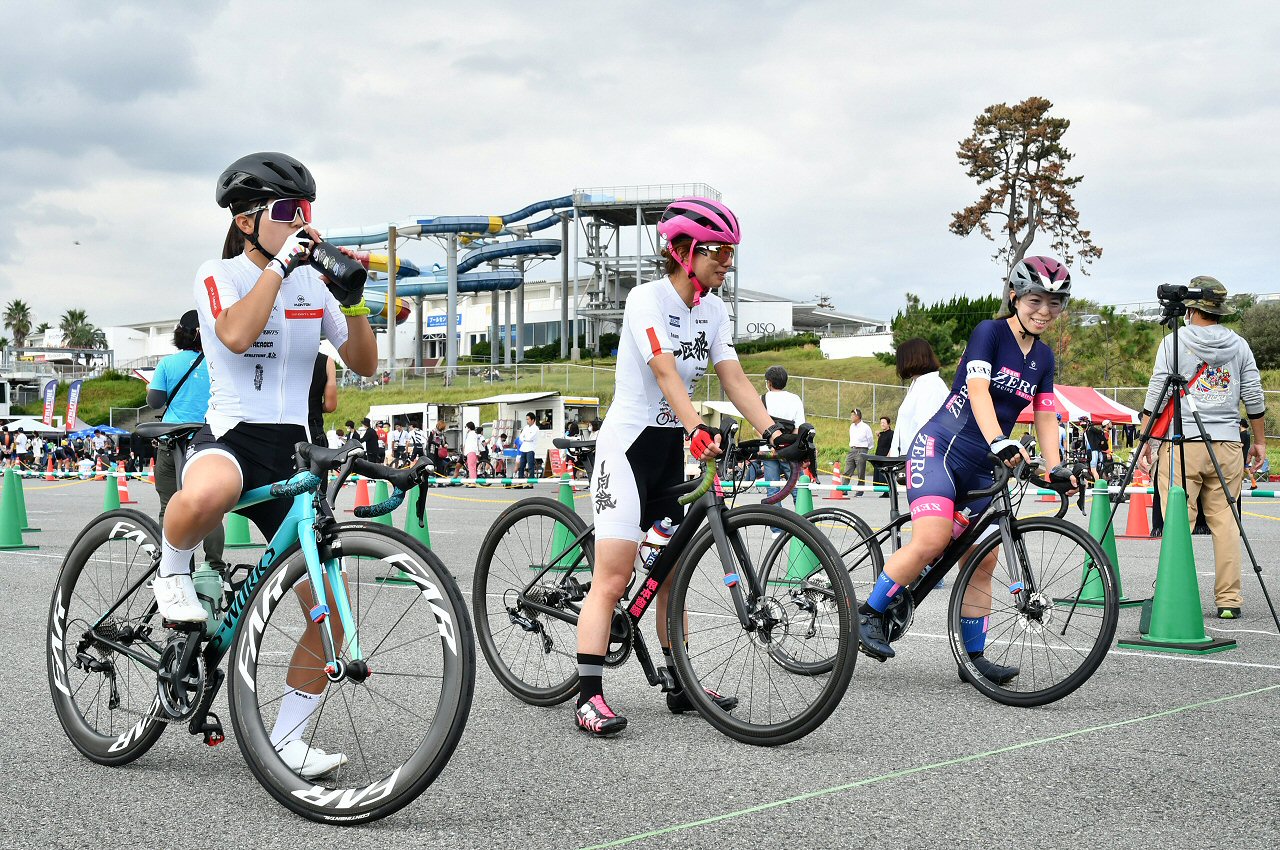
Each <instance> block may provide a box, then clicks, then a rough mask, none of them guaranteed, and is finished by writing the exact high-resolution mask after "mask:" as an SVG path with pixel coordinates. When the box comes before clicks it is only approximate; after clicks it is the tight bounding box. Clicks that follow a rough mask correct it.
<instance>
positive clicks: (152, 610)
mask: <svg viewBox="0 0 1280 850" xmlns="http://www.w3.org/2000/svg"><path fill="white" fill-rule="evenodd" d="M159 557H160V529H159V527H158V526H157V525H156V523H155V521H154V520H152V519H151V518H150V517H148V516H146V515H145V514H141V513H138V512H137V511H131V510H115V511H110V512H109V513H105V514H102V515H101V516H99V517H98V518H96V519H95V520H93V522H91V523H89V524H88V525H87V526H85V528H84V530H83V531H81V532H80V535H79V536H78V537H77V538H76V540H75V542H74V543H72V544H71V549H70V550H69V551H68V552H67V557H66V558H65V559H64V560H63V562H62V571H61V572H60V573H59V575H58V583H57V585H56V586H55V587H54V590H53V601H52V604H51V605H50V608H49V637H48V644H47V652H46V656H47V662H48V668H49V692H50V694H51V695H52V697H53V705H54V709H55V710H56V711H57V714H58V721H59V722H60V723H61V724H62V728H63V730H64V731H65V732H66V733H67V737H68V738H70V739H71V743H72V744H74V745H75V747H76V749H77V750H79V751H80V752H81V753H83V754H84V755H85V756H87V757H88V758H89V759H91V760H93V761H95V762H97V763H98V764H105V765H111V766H117V765H122V764H127V763H128V762H131V761H133V760H134V759H136V758H138V757H139V756H140V755H142V754H143V753H145V752H146V751H147V750H149V749H150V748H151V746H152V745H153V744H155V742H156V740H157V739H158V738H159V737H160V735H161V734H163V732H164V729H165V725H166V720H165V713H164V711H163V709H161V707H160V703H159V700H158V699H157V696H156V670H155V669H154V668H152V667H148V666H147V665H146V664H145V663H143V662H142V661H141V660H139V658H135V657H133V656H130V655H128V654H126V653H124V652H120V651H119V650H117V649H114V648H112V647H110V646H108V645H107V644H105V643H103V640H104V639H105V640H110V641H111V642H112V643H114V644H116V645H117V646H124V647H127V648H128V649H129V650H130V651H132V652H134V653H137V654H138V655H139V656H140V657H142V658H148V659H151V660H152V661H154V662H155V664H156V665H157V666H158V665H159V662H160V655H161V653H162V652H163V651H164V647H165V642H166V641H167V639H168V637H169V634H170V633H169V632H168V630H166V629H165V628H164V626H163V625H162V624H161V622H160V616H159V614H158V613H157V611H156V603H155V597H154V596H153V595H152V593H151V588H150V585H149V583H148V582H147V579H148V578H149V577H150V576H151V575H152V574H153V573H154V572H155V568H156V564H157V563H159ZM113 608H114V610H112V609H113ZM108 612H110V613H108Z"/></svg>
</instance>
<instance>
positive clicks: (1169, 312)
mask: <svg viewBox="0 0 1280 850" xmlns="http://www.w3.org/2000/svg"><path fill="white" fill-rule="evenodd" d="M1171 288H1173V289H1181V290H1185V289H1186V287H1171ZM1164 290H1165V287H1161V294H1163V293H1164ZM1186 297H1187V294H1186V292H1185V291H1183V292H1182V293H1180V296H1179V297H1176V298H1168V299H1166V298H1161V300H1160V305H1161V306H1162V307H1163V308H1164V313H1163V315H1162V316H1161V318H1160V324H1162V325H1164V326H1165V327H1167V328H1169V330H1170V332H1171V333H1172V334H1173V366H1172V368H1171V369H1170V373H1169V375H1168V377H1166V378H1165V380H1164V386H1163V387H1162V388H1161V390H1160V395H1159V396H1158V398H1161V399H1168V401H1167V402H1166V403H1167V404H1171V405H1173V419H1172V420H1171V422H1170V423H1169V435H1168V437H1167V438H1165V439H1167V440H1168V441H1169V442H1170V443H1171V444H1172V448H1171V449H1170V451H1169V482H1168V484H1167V485H1166V486H1167V487H1169V488H1172V487H1173V486H1174V485H1175V484H1180V486H1181V487H1182V489H1183V490H1186V487H1187V469H1186V445H1185V444H1186V435H1185V434H1183V433H1182V407H1183V399H1184V397H1186V395H1187V392H1188V389H1189V387H1188V385H1187V379H1186V378H1184V377H1183V376H1182V372H1181V369H1180V368H1179V360H1178V329H1179V328H1180V327H1181V326H1182V322H1181V321H1180V320H1181V319H1182V317H1183V316H1185V315H1186V313H1187V305H1186V304H1185V299H1186ZM1185 403H1186V406H1187V409H1188V410H1189V411H1191V417H1192V418H1193V419H1194V420H1195V423H1196V428H1197V430H1198V431H1199V432H1200V439H1201V440H1203V441H1204V447H1205V450H1206V451H1208V453H1209V461H1210V462H1211V463H1212V464H1213V471H1214V473H1215V474H1216V475H1217V476H1218V483H1219V484H1220V485H1221V486H1222V492H1223V494H1224V495H1225V497H1226V500H1227V505H1228V507H1230V509H1231V516H1232V518H1233V519H1234V520H1235V522H1236V528H1238V529H1239V530H1240V540H1241V542H1242V543H1244V549H1245V551H1246V552H1247V553H1249V562H1250V563H1251V564H1252V565H1253V572H1254V575H1256V576H1257V577H1258V586H1259V587H1261V588H1262V596H1263V598H1264V599H1265V600H1266V602H1267V608H1268V609H1269V610H1270V611H1271V618H1272V619H1273V620H1275V623H1276V628H1277V629H1278V630H1280V615H1277V614H1276V608H1275V605H1273V604H1272V602H1271V594H1270V593H1269V592H1268V591H1267V584H1266V582H1265V581H1263V580H1262V566H1261V565H1260V564H1259V563H1258V559H1257V557H1256V556H1255V555H1254V553H1253V546H1252V545H1251V544H1250V543H1249V537H1248V535H1246V534H1245V531H1244V521H1243V520H1242V519H1241V517H1240V512H1239V511H1238V510H1237V509H1236V500H1235V499H1233V498H1231V490H1230V489H1229V488H1228V487H1227V477H1226V475H1224V474H1223V472H1222V465H1221V464H1219V463H1218V457H1217V455H1216V454H1215V453H1214V451H1213V441H1212V440H1210V439H1209V433H1208V431H1206V430H1205V427H1204V420H1203V419H1201V418H1200V411H1199V410H1197V409H1196V404H1195V401H1194V400H1193V399H1191V398H1186V402H1185ZM1156 418H1157V417H1156V414H1155V413H1153V414H1152V415H1151V416H1149V417H1147V426H1146V428H1144V429H1143V431H1142V436H1141V437H1140V438H1139V439H1138V447H1137V448H1136V449H1135V450H1134V453H1133V455H1132V457H1133V458H1135V459H1136V458H1139V457H1141V456H1142V452H1143V451H1144V450H1145V449H1146V447H1147V444H1148V443H1149V442H1151V440H1152V436H1151V431H1152V429H1153V427H1154V426H1155V422H1156ZM1175 454H1176V455H1177V462H1176V463H1175V462H1174V457H1175ZM1137 466H1138V464H1137V462H1136V460H1134V461H1133V462H1131V463H1130V464H1129V469H1128V470H1127V471H1126V472H1125V476H1124V482H1123V483H1122V484H1121V485H1120V491H1121V493H1123V492H1124V491H1125V490H1126V489H1128V487H1129V484H1130V483H1131V482H1132V480H1133V473H1134V470H1135V469H1137ZM1174 466H1177V467H1178V469H1179V472H1180V473H1181V475H1180V476H1179V478H1178V480H1177V481H1175V478H1174V473H1173V468H1174ZM1153 480H1154V479H1153ZM1165 492H1169V491H1168V490H1166V491H1165ZM1123 501H1124V500H1123V499H1119V500H1115V501H1113V503H1112V506H1111V516H1110V517H1108V518H1107V527H1108V528H1109V527H1111V526H1112V524H1113V523H1114V522H1115V520H1116V512H1117V511H1118V510H1119V509H1120V503H1121V502H1123Z"/></svg>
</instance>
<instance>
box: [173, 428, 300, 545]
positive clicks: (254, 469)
mask: <svg viewBox="0 0 1280 850" xmlns="http://www.w3.org/2000/svg"><path fill="white" fill-rule="evenodd" d="M305 442H308V440H307V429H306V428H303V427H302V426H301V425H275V424H265V423H256V422H241V423H240V424H238V425H236V426H234V427H233V428H232V429H231V430H230V431H228V432H227V433H225V434H223V435H222V436H221V437H216V438H215V437H214V436H213V431H212V430H211V429H210V428H209V426H208V425H206V426H204V427H203V428H201V429H200V430H199V431H197V432H196V436H195V439H193V440H192V441H191V446H190V448H188V449H187V458H186V463H187V466H184V467H183V477H185V476H186V469H187V468H188V467H189V466H190V464H191V462H192V460H193V459H194V458H195V456H196V455H198V454H200V453H201V452H209V451H213V452H217V453H218V454H221V455H223V456H225V457H227V458H230V460H231V461H232V462H234V463H235V464H236V466H238V467H239V468H240V494H241V495H242V496H243V495H244V494H245V493H247V492H248V491H250V490H253V489H254V488H256V487H264V486H266V485H268V484H274V483H276V482H277V481H283V480H284V479H286V478H288V477H289V476H291V475H293V473H294V472H295V471H296V470H295V469H294V466H293V451H294V446H295V445H296V444H298V443H305ZM292 507H293V500H292V499H272V500H271V501H269V502H263V503H261V504H258V505H254V506H253V507H251V508H245V509H244V510H243V511H241V513H242V514H243V515H244V516H245V517H246V518H247V519H249V520H250V521H251V522H252V523H253V524H254V525H256V526H257V527H258V530H259V531H261V532H262V536H263V537H265V538H266V539H267V540H270V539H271V538H272V537H273V536H274V535H275V533H276V531H277V530H278V529H279V528H280V524H281V523H283V522H284V518H285V517H286V516H288V515H289V509H290V508H292Z"/></svg>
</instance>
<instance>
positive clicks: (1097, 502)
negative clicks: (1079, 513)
mask: <svg viewBox="0 0 1280 850" xmlns="http://www.w3.org/2000/svg"><path fill="white" fill-rule="evenodd" d="M1114 525H1115V524H1114V523H1112V522H1111V496H1110V493H1109V491H1108V489H1107V482H1106V481H1104V480H1102V479H1098V480H1097V481H1095V482H1094V484H1093V503H1092V504H1091V505H1090V506H1089V536H1090V537H1092V538H1093V539H1094V540H1097V541H1098V542H1099V543H1100V544H1102V551H1104V552H1106V553H1107V558H1108V559H1109V560H1110V561H1111V566H1112V567H1113V568H1114V570H1115V574H1116V595H1117V596H1119V598H1120V607H1122V608H1131V607H1133V606H1135V605H1141V604H1142V600H1141V599H1130V598H1129V597H1127V596H1125V595H1124V586H1123V585H1122V584H1121V582H1120V555H1119V553H1118V552H1116V535H1115V527H1114ZM1080 582H1081V585H1082V587H1081V590H1080V599H1079V602H1078V604H1080V605H1088V606H1090V607H1094V608H1096V607H1099V606H1101V605H1102V604H1103V602H1104V600H1105V595H1104V592H1103V586H1102V576H1100V575H1099V574H1098V571H1097V570H1095V569H1093V562H1092V561H1091V560H1090V559H1088V558H1086V559H1085V562H1084V574H1083V575H1082V576H1081V579H1080ZM1057 601H1060V602H1074V601H1075V600H1074V599H1060V600H1057Z"/></svg>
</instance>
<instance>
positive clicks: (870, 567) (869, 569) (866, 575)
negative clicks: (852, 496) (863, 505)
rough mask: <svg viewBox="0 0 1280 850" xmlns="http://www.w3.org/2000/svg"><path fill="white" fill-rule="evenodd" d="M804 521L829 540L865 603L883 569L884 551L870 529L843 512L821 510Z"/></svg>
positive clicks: (860, 520)
mask: <svg viewBox="0 0 1280 850" xmlns="http://www.w3.org/2000/svg"><path fill="white" fill-rule="evenodd" d="M804 518H805V519H807V520H809V522H811V523H813V524H814V525H815V526H817V528H818V530H819V531H821V532H822V533H823V534H825V535H826V536H827V539H828V540H830V541H831V545H832V547H833V548H834V549H835V550H836V553H837V554H839V555H840V559H841V560H842V561H844V565H845V567H846V568H847V569H848V570H849V581H850V582H851V583H852V584H853V592H854V594H855V595H856V596H857V597H858V598H859V599H866V598H867V597H868V596H869V595H870V594H871V589H872V588H873V587H875V584H876V579H878V578H879V577H880V572H881V571H882V570H883V569H884V550H882V549H881V548H880V543H879V541H877V540H876V539H875V538H873V537H872V535H873V534H875V531H874V530H873V529H872V528H871V525H870V524H869V523H868V522H867V521H866V520H864V519H863V518H862V517H860V516H858V515H857V514H855V513H854V512H853V511H848V510H845V509H844V508H818V509H816V510H812V511H809V513H807V514H805V515H804Z"/></svg>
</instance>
